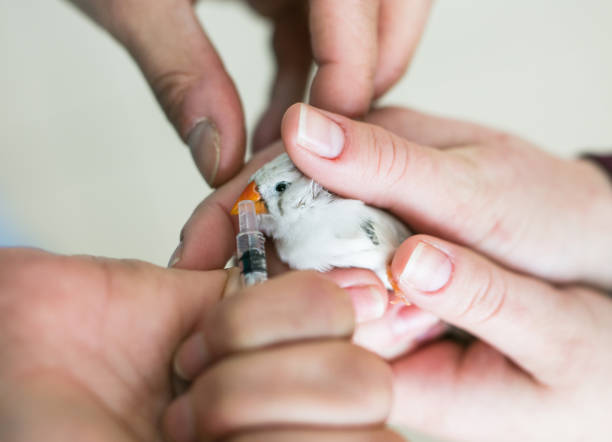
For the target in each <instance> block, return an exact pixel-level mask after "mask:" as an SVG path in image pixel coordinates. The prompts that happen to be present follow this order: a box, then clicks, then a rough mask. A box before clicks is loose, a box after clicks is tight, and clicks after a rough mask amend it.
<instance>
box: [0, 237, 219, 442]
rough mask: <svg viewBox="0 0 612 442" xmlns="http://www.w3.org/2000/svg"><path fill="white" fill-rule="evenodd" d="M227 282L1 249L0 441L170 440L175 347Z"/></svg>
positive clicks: (209, 275) (215, 275) (214, 276)
mask: <svg viewBox="0 0 612 442" xmlns="http://www.w3.org/2000/svg"><path fill="white" fill-rule="evenodd" d="M226 279H227V277H226V272H225V271H223V270H217V271H210V272H187V271H181V270H167V269H161V268H159V267H156V266H153V265H150V264H145V263H142V262H137V261H117V260H110V259H99V258H92V257H64V256H55V255H51V254H49V253H44V252H41V251H35V250H27V249H1V250H0V354H2V364H1V365H0V440H3V441H7V442H8V441H10V442H18V441H19V442H21V441H23V442H26V441H38V440H45V441H50V442H55V441H58V442H59V441H67V440H70V441H79V440H83V441H85V440H87V441H91V440H96V441H113V442H128V441H142V440H147V441H159V440H161V431H160V428H159V419H160V416H161V415H162V413H163V411H164V409H165V408H166V406H167V405H168V404H169V402H170V399H171V388H170V382H169V379H170V376H169V371H170V366H171V361H172V357H173V354H174V351H175V349H176V348H177V346H178V345H179V343H180V342H181V341H182V340H183V339H184V338H185V337H186V336H187V335H188V334H189V333H190V332H191V331H192V330H193V328H194V327H195V326H196V325H197V323H198V321H199V319H200V317H201V315H202V312H203V311H207V310H208V309H210V308H211V307H212V306H213V305H214V304H215V303H216V302H217V301H218V299H219V298H220V297H221V294H222V292H223V289H224V286H225V282H226Z"/></svg>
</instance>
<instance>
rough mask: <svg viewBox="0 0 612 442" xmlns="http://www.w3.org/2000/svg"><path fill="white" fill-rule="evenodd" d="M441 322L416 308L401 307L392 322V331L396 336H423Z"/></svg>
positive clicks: (411, 306)
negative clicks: (415, 333)
mask: <svg viewBox="0 0 612 442" xmlns="http://www.w3.org/2000/svg"><path fill="white" fill-rule="evenodd" d="M438 322H440V319H439V318H438V317H437V316H435V315H432V314H431V313H428V312H425V311H423V310H421V309H419V308H418V307H416V306H413V305H410V306H405V305H403V306H401V307H400V308H399V309H398V310H397V311H396V312H395V314H394V315H393V318H392V320H391V330H392V331H393V334H394V335H396V336H405V335H413V334H414V332H415V331H416V332H418V335H417V336H422V335H423V334H424V333H425V332H426V331H427V330H429V329H430V328H431V327H432V326H434V325H435V324H437V323H438Z"/></svg>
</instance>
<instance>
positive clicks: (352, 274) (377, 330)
mask: <svg viewBox="0 0 612 442" xmlns="http://www.w3.org/2000/svg"><path fill="white" fill-rule="evenodd" d="M282 150H283V146H282V144H281V143H276V144H275V145H273V146H270V147H269V148H268V149H266V150H264V151H263V152H261V153H259V154H257V155H255V156H254V157H253V159H252V160H251V161H250V162H249V164H247V165H246V166H245V168H244V169H243V170H242V171H241V173H240V174H239V175H238V176H236V177H235V178H234V179H232V180H231V181H230V182H228V183H227V184H225V185H224V186H222V187H221V188H219V189H218V190H217V191H215V192H214V193H212V194H211V195H210V196H208V197H207V198H206V199H205V200H204V201H203V202H202V203H201V204H200V205H199V206H198V207H197V208H196V210H195V211H194V213H193V214H192V215H191V217H190V218H189V220H188V221H187V223H186V224H185V226H184V227H183V229H182V231H181V242H180V243H179V246H178V247H177V249H176V251H175V252H174V253H173V255H172V257H171V258H170V263H169V265H170V266H173V267H176V268H183V269H196V270H208V269H214V268H221V267H223V266H225V264H226V262H227V261H228V260H229V259H230V258H231V257H232V256H233V254H234V252H235V245H236V240H235V235H236V219H235V217H233V216H231V215H230V210H231V208H232V206H233V205H234V203H235V202H236V200H237V198H238V196H239V195H240V193H241V192H242V191H243V189H244V187H245V185H246V183H247V182H248V180H249V178H250V176H251V175H252V173H253V172H254V171H255V170H257V169H258V168H259V167H260V166H261V165H263V164H264V163H266V162H267V161H269V160H271V159H272V158H274V157H275V156H276V155H278V154H279V153H280V152H281V151H282ZM268 243H269V242H268ZM267 255H268V273H269V274H270V275H271V276H274V275H278V274H281V273H283V272H286V271H287V270H288V268H287V266H286V265H284V264H282V263H281V262H280V260H279V259H278V258H277V257H276V255H275V253H274V249H273V247H270V248H268V252H267ZM327 275H328V277H329V278H331V279H333V280H334V282H336V284H337V285H338V286H340V287H342V288H344V289H345V290H346V291H347V292H348V293H349V294H350V296H351V297H352V299H353V301H354V305H355V310H356V319H357V322H358V326H357V330H356V333H355V335H354V342H356V343H358V344H359V345H361V346H363V347H366V348H368V349H370V350H372V351H374V352H376V353H378V354H379V355H381V356H383V357H386V358H393V357H395V356H396V355H398V354H401V353H404V352H405V351H408V350H409V349H411V348H414V347H415V346H418V345H420V344H421V343H422V342H423V341H425V340H428V339H431V338H433V337H435V336H437V335H439V334H440V333H442V332H443V331H444V327H441V326H440V322H439V319H438V318H437V317H436V316H434V315H432V314H429V313H426V312H423V311H422V310H420V309H418V308H417V307H415V306H405V305H404V304H402V303H400V304H395V305H391V304H388V298H387V290H386V289H385V287H384V286H383V284H382V282H381V281H380V280H379V279H378V277H377V276H376V275H375V274H374V273H373V272H370V271H368V270H364V269H335V270H332V271H331V272H328V273H327Z"/></svg>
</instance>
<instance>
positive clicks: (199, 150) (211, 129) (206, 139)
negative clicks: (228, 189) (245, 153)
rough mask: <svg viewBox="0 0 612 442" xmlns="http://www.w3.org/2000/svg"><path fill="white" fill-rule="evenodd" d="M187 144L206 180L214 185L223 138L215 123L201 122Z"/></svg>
mask: <svg viewBox="0 0 612 442" xmlns="http://www.w3.org/2000/svg"><path fill="white" fill-rule="evenodd" d="M187 144H188V145H189V148H190V149H191V155H192V156H193V159H194V160H195V163H196V164H197V165H198V168H199V169H200V172H201V173H202V175H203V176H204V179H205V180H206V182H207V183H208V184H210V185H212V184H213V183H214V181H215V178H216V177H217V171H218V170H219V161H220V159H221V147H220V145H221V137H220V135H219V130H218V129H217V126H216V125H215V123H213V122H212V121H211V120H209V119H208V118H205V119H203V120H202V121H200V122H199V123H198V124H196V125H195V126H194V127H193V129H191V132H189V135H188V136H187Z"/></svg>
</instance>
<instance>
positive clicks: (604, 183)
mask: <svg viewBox="0 0 612 442" xmlns="http://www.w3.org/2000/svg"><path fill="white" fill-rule="evenodd" d="M575 162H576V166H577V167H579V168H581V169H582V176H583V177H584V181H583V182H584V184H585V186H586V189H587V191H588V192H587V197H586V201H585V207H584V213H585V214H586V217H587V223H586V225H585V231H584V232H574V234H577V238H578V239H579V241H581V242H582V247H583V249H584V252H583V254H582V255H583V256H581V257H580V259H581V262H583V263H585V264H586V267H585V268H584V269H583V274H584V280H585V282H587V283H590V284H595V285H597V286H600V287H602V288H604V289H606V290H612V271H611V270H610V263H612V175H609V174H608V173H607V172H606V170H604V168H603V167H601V165H600V164H598V163H597V162H594V161H592V160H591V159H589V157H586V158H580V159H577V160H575ZM576 210H577V211H582V209H581V208H577V209H576ZM577 215H579V216H580V213H578V214H577ZM581 238H584V239H581Z"/></svg>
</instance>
